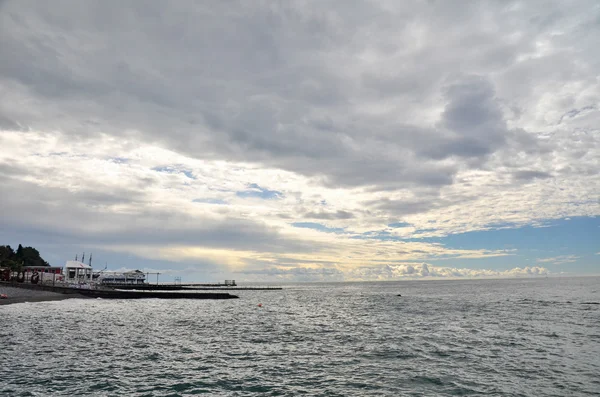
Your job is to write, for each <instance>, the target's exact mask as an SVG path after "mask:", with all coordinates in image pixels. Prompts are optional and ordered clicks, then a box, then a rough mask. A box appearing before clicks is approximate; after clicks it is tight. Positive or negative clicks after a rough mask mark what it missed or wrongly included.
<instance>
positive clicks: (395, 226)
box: [388, 222, 412, 228]
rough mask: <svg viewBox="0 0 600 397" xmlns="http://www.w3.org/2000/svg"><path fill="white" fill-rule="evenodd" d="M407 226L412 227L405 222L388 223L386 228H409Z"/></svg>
mask: <svg viewBox="0 0 600 397" xmlns="http://www.w3.org/2000/svg"><path fill="white" fill-rule="evenodd" d="M409 226H412V225H411V224H410V223H407V222H394V223H390V224H389V225H388V227H392V228H399V227H409Z"/></svg>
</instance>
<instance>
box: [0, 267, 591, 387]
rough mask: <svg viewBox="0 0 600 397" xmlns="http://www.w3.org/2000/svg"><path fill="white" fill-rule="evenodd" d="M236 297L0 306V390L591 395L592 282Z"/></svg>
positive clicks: (354, 288) (373, 287) (313, 290)
mask: <svg viewBox="0 0 600 397" xmlns="http://www.w3.org/2000/svg"><path fill="white" fill-rule="evenodd" d="M237 294H238V295H239V296H240V297H241V299H237V300H228V301H202V300H200V301H191V300H190V301H188V300H182V301H161V300H154V299H152V300H141V301H110V300H81V299H71V300H66V301H62V302H46V303H22V304H15V305H9V306H3V307H0V395H2V396H4V395H6V396H74V395H77V396H82V395H98V396H118V395H124V396H187V395H195V394H202V393H206V394H209V395H232V396H235V395H239V396H248V395H257V396H258V395H271V396H278V395H288V396H295V395H322V396H352V395H355V396H368V395H371V396H381V395H389V396H396V395H398V396H399V395H406V396H435V395H440V396H465V395H483V396H591V395H599V393H600V376H599V374H600V305H597V304H590V303H597V302H600V278H597V277H596V278H568V279H566V278H544V279H535V280H533V279H527V280H485V281H428V282H398V283H348V284H320V285H317V284H308V285H295V286H288V287H286V289H285V290H283V291H248V292H245V291H239V292H238V293H237ZM396 294H402V295H403V296H402V297H398V296H396ZM258 303H262V304H263V307H262V308H259V307H257V304H258Z"/></svg>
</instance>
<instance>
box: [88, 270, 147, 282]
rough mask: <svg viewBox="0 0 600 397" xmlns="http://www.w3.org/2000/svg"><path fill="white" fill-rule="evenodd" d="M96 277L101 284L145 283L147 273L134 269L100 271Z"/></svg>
mask: <svg viewBox="0 0 600 397" xmlns="http://www.w3.org/2000/svg"><path fill="white" fill-rule="evenodd" d="M94 278H95V279H96V281H97V282H98V283H100V284H101V285H144V284H146V274H145V273H143V272H141V271H139V270H134V271H130V272H100V273H98V274H95V275H94Z"/></svg>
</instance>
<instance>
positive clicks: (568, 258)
mask: <svg viewBox="0 0 600 397" xmlns="http://www.w3.org/2000/svg"><path fill="white" fill-rule="evenodd" d="M578 259H579V256H577V255H561V256H554V257H550V258H538V259H536V262H537V263H550V264H553V265H564V264H566V263H573V262H577V260H578Z"/></svg>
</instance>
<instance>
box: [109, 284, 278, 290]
mask: <svg viewBox="0 0 600 397" xmlns="http://www.w3.org/2000/svg"><path fill="white" fill-rule="evenodd" d="M106 286H107V287H109V288H114V289H118V290H138V291H280V290H281V289H282V288H281V287H243V286H235V287H232V286H228V285H225V284H141V285H140V284H107V285H106Z"/></svg>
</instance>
